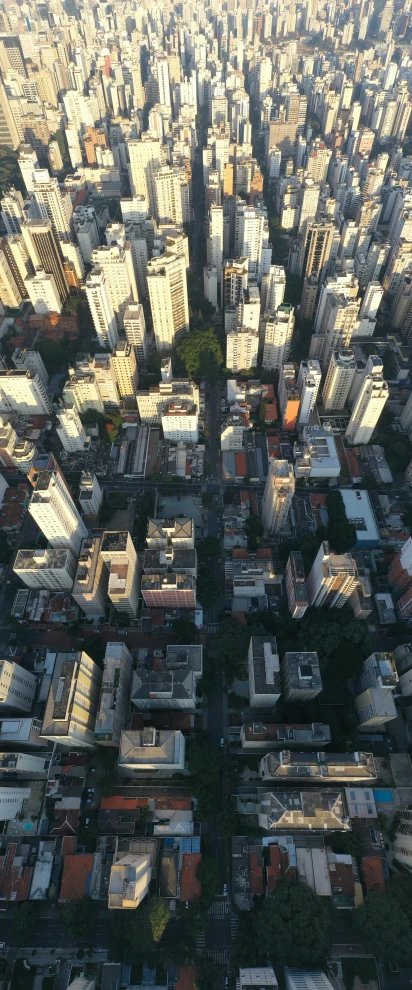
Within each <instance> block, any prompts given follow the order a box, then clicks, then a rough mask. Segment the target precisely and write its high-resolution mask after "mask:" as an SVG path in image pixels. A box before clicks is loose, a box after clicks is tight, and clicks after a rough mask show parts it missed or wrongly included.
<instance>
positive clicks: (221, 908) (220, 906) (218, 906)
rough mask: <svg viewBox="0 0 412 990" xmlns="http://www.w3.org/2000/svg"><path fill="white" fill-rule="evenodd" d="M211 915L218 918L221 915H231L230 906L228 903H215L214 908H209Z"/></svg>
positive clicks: (216, 901)
mask: <svg viewBox="0 0 412 990" xmlns="http://www.w3.org/2000/svg"><path fill="white" fill-rule="evenodd" d="M209 914H213V915H214V917H215V918H216V917H217V916H218V915H220V914H229V905H228V902H227V901H218V900H215V901H213V904H212V906H211V907H210V908H209Z"/></svg>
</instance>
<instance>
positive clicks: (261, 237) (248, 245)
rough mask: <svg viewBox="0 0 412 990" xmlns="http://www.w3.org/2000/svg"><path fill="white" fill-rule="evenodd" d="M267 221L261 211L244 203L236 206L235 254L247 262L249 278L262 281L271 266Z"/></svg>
mask: <svg viewBox="0 0 412 990" xmlns="http://www.w3.org/2000/svg"><path fill="white" fill-rule="evenodd" d="M268 245H269V230H268V225H267V219H266V217H265V215H264V213H263V211H262V210H259V209H256V208H255V207H253V206H246V204H245V203H241V204H237V205H236V229H235V254H236V257H238V258H240V257H246V258H248V261H249V277H252V278H255V279H256V281H257V282H258V283H260V282H261V281H262V278H263V275H265V274H266V273H267V272H268V271H269V269H270V265H271V260H272V249H271V248H269V246H268Z"/></svg>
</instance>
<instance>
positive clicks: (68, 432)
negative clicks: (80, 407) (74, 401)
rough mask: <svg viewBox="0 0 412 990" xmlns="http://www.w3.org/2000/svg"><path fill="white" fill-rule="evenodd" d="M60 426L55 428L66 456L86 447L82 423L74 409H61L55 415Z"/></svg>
mask: <svg viewBox="0 0 412 990" xmlns="http://www.w3.org/2000/svg"><path fill="white" fill-rule="evenodd" d="M57 419H58V420H59V423H60V426H58V427H57V428H56V433H57V436H58V437H59V439H60V441H61V444H62V446H63V449H64V450H66V451H67V453H68V454H74V453H77V452H78V451H79V450H84V449H85V447H86V445H87V442H88V441H87V436H86V431H85V429H84V426H83V423H82V421H81V419H80V416H79V414H78V412H77V409H75V408H74V407H73V408H72V409H61V410H60V412H58V413H57Z"/></svg>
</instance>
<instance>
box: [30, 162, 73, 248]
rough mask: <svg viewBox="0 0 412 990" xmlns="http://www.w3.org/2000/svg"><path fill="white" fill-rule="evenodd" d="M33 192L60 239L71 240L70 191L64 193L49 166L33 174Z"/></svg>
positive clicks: (71, 211) (39, 206) (41, 211)
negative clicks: (48, 168) (49, 170)
mask: <svg viewBox="0 0 412 990" xmlns="http://www.w3.org/2000/svg"><path fill="white" fill-rule="evenodd" d="M32 179H33V186H32V193H33V196H34V198H35V200H36V203H37V206H38V209H39V211H40V213H41V215H42V217H43V219H44V220H50V222H51V225H52V229H53V231H54V233H55V235H56V237H57V239H58V240H59V241H64V240H68V241H69V240H70V235H71V217H72V213H73V206H72V201H71V198H70V196H69V193H68V192H67V193H62V192H61V190H60V186H59V183H58V180H57V179H56V178H55V177H52V176H51V175H50V174H49V172H48V170H47V168H38V169H35V171H34V172H33V175H32Z"/></svg>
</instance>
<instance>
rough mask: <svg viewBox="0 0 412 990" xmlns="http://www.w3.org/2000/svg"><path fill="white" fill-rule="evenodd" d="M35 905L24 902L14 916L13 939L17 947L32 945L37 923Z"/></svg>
mask: <svg viewBox="0 0 412 990" xmlns="http://www.w3.org/2000/svg"><path fill="white" fill-rule="evenodd" d="M35 918H36V914H35V910H34V905H33V904H30V902H29V901H23V903H22V904H20V906H19V907H18V909H17V911H16V913H15V914H14V915H13V921H12V939H13V942H14V943H15V944H16V945H27V944H28V945H30V941H27V940H29V939H30V938H31V935H32V933H33V929H34V923H35Z"/></svg>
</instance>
